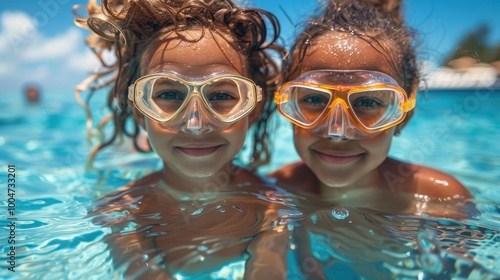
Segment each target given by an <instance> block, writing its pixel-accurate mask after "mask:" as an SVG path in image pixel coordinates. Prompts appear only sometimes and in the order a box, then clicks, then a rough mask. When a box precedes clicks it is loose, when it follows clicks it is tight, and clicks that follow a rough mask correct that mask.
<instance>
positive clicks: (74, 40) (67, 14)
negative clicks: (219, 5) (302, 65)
mask: <svg viewBox="0 0 500 280" xmlns="http://www.w3.org/2000/svg"><path fill="white" fill-rule="evenodd" d="M241 2H243V4H245V5H249V6H257V7H261V8H263V9H267V10H269V11H272V12H274V13H275V14H276V15H277V16H278V18H279V19H280V22H281V24H282V40H283V41H282V42H283V43H284V44H285V45H290V43H291V42H292V41H293V38H294V37H295V35H296V34H297V33H298V32H300V24H301V23H302V22H301V21H302V20H303V19H305V18H307V16H308V15H309V14H310V13H311V12H312V11H314V10H315V8H316V6H317V1H316V0H271V1H270V0H245V1H240V3H241ZM85 3H86V2H85V1H81V0H80V1H78V0H37V1H27V0H21V1H2V3H1V4H0V84H1V85H2V86H1V88H0V94H1V95H2V98H5V97H6V96H7V95H8V96H9V98H17V93H19V92H21V91H22V90H23V89H24V87H25V86H26V85H27V84H28V83H35V84H37V85H39V86H40V87H41V88H42V89H43V90H44V92H45V93H46V94H50V95H55V94H64V95H71V92H72V91H73V88H74V87H75V85H76V84H78V83H79V82H81V81H82V80H83V79H84V78H85V77H87V73H88V71H90V70H92V69H94V68H95V67H97V65H98V64H97V61H96V59H95V58H94V57H93V55H92V54H91V52H90V51H89V50H88V49H86V48H85V46H84V39H85V37H86V36H87V35H88V31H86V30H82V29H80V28H77V27H76V26H75V25H74V24H73V15H72V12H71V8H72V7H73V5H76V4H85ZM499 11H500V1H498V0H478V1H469V0H439V1H436V0H407V1H405V2H404V12H405V16H406V19H407V22H408V23H409V24H410V25H411V26H412V27H414V28H416V29H417V31H418V33H419V36H420V46H419V55H420V58H421V60H422V61H425V63H423V66H424V69H425V71H426V72H431V71H435V70H443V69H440V68H441V67H443V66H446V67H449V68H451V69H461V70H462V71H466V70H470V69H471V68H474V69H476V70H477V69H481V71H482V72H480V73H481V75H483V76H484V75H489V76H488V78H487V79H488V81H483V82H485V83H487V82H491V79H492V78H491V77H494V78H496V77H497V74H498V73H500V65H499V64H500V62H499V61H500V16H499ZM444 70H445V72H442V71H441V72H438V74H441V75H437V76H433V77H430V78H429V86H431V87H439V86H441V87H444V86H446V85H444V86H443V85H442V84H443V83H445V84H446V79H447V77H446V75H447V74H449V72H446V70H449V69H447V68H445V69H444ZM448 76H449V75H448ZM448 78H449V77H448ZM436 80H437V82H436ZM440 84H441V85H440ZM448 86H456V84H454V83H450V85H448Z"/></svg>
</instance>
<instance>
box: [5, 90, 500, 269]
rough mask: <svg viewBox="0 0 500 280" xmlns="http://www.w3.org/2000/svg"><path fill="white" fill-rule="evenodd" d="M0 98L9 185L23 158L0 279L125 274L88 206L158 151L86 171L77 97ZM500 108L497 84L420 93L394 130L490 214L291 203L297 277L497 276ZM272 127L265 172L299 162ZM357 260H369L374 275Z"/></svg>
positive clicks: (118, 151) (121, 156)
mask: <svg viewBox="0 0 500 280" xmlns="http://www.w3.org/2000/svg"><path fill="white" fill-rule="evenodd" d="M1 100H3V101H2V103H1V104H0V106H1V107H2V108H5V109H2V112H0V127H1V129H0V151H1V154H2V157H1V159H0V166H1V168H2V169H0V176H2V179H1V180H0V182H1V184H2V190H5V189H6V188H5V187H4V186H6V184H7V183H6V179H4V178H7V172H8V171H7V166H8V165H15V170H16V171H15V174H16V193H15V212H14V215H13V216H12V217H14V218H16V219H17V220H16V230H15V242H16V244H15V245H16V250H15V253H16V259H15V270H16V272H10V271H9V270H7V268H8V267H9V266H10V264H9V263H8V262H7V261H8V255H7V254H8V253H9V252H10V250H9V246H8V243H7V242H8V241H7V237H8V236H9V234H11V232H10V230H9V228H8V227H7V226H6V224H7V221H8V220H7V213H8V212H7V205H8V196H7V193H6V191H3V192H2V193H3V194H2V196H1V197H0V199H1V203H2V206H3V207H2V208H1V209H3V210H2V212H3V213H2V214H1V216H0V217H2V221H3V223H2V227H1V228H0V234H1V236H2V239H1V240H2V241H1V242H2V243H1V255H0V261H1V263H0V267H1V270H0V278H2V279H121V278H122V273H123V270H122V269H119V268H115V267H114V266H113V260H112V258H111V253H110V252H109V249H108V248H107V245H106V243H105V242H104V240H105V238H106V236H109V235H110V234H111V233H112V232H113V230H114V228H113V226H111V225H110V223H108V224H106V223H104V224H96V223H93V222H92V221H91V220H90V219H89V218H87V217H86V216H87V214H88V209H89V208H90V207H91V205H92V202H93V201H95V200H96V199H98V198H99V197H102V196H103V195H105V194H108V193H111V192H114V191H115V190H116V189H117V188H118V187H119V186H122V185H124V184H126V183H127V182H129V181H130V180H132V179H134V178H137V177H140V176H142V175H143V174H145V173H147V172H150V171H152V170H155V169H157V168H159V166H160V165H159V162H158V160H157V158H156V157H155V156H154V155H139V154H135V153H131V152H130V150H129V149H128V148H127V146H126V145H124V146H122V147H117V148H114V149H110V150H108V151H105V152H104V153H103V154H102V155H101V156H100V157H99V159H98V162H97V166H98V167H99V170H98V172H92V173H84V169H83V165H84V163H85V160H86V157H87V155H88V152H89V147H88V144H87V143H86V141H85V140H84V139H85V117H84V113H83V110H82V109H80V108H79V107H78V105H77V104H76V102H75V101H74V100H73V97H72V95H71V94H68V95H60V94H59V95H53V96H45V99H44V100H43V102H42V103H41V104H39V106H26V105H25V104H23V103H22V102H21V101H20V100H18V101H16V100H12V99H10V101H9V102H10V103H9V102H7V101H6V100H9V99H7V98H3V94H2V99H1ZM96 102H98V101H96ZM498 107H500V91H490V90H480V91H475V90H474V91H430V92H428V93H426V94H425V95H423V94H421V96H420V100H419V105H418V107H417V109H416V114H415V116H414V118H413V119H412V120H411V122H410V123H409V124H408V126H407V127H406V128H405V129H404V130H403V132H402V134H401V136H399V137H396V138H395V140H394V142H393V147H392V149H391V152H390V153H391V155H392V156H394V157H397V158H399V159H402V160H408V161H413V162H417V163H421V164H424V165H429V166H432V167H435V168H438V169H440V170H443V171H446V172H448V173H451V174H453V175H454V176H455V177H457V178H458V179H459V180H460V181H462V182H463V183H464V184H465V185H466V186H467V187H468V188H469V189H470V190H471V192H472V193H473V194H474V196H475V197H476V203H477V207H478V209H479V210H480V212H481V213H480V215H479V216H478V217H477V218H474V219H470V220H467V221H452V220H439V219H431V218H426V217H408V216H406V217H405V216H397V215H388V214H383V213H376V212H369V211H368V212H364V211H363V210H360V209H350V208H339V209H324V208H321V207H319V208H317V206H312V205H307V203H305V204H304V205H303V206H304V207H305V208H302V209H310V210H311V211H310V212H309V214H306V213H304V211H298V210H293V209H292V210H288V211H285V212H283V213H281V214H280V217H281V218H282V219H283V220H284V221H285V220H287V219H289V218H293V216H295V215H296V216H299V215H301V216H302V220H296V221H294V220H293V219H291V220H289V223H288V225H287V226H286V227H285V228H286V230H285V231H286V232H288V233H289V235H290V236H291V237H293V238H291V239H290V243H289V244H288V246H289V249H290V250H289V251H290V252H289V254H288V255H289V268H288V270H289V277H288V279H305V278H313V279H314V277H315V275H316V274H315V273H316V272H317V271H318V270H321V271H324V273H326V275H327V276H328V279H339V278H344V279H345V278H347V279H358V278H359V276H358V275H363V273H364V275H370V276H368V277H367V278H368V279H370V278H372V277H373V278H377V277H378V276H377V274H376V273H375V272H376V271H383V270H384V271H390V273H392V275H393V276H394V277H398V278H400V279H434V278H435V276H436V275H441V276H442V277H443V279H448V278H453V277H451V276H450V275H462V276H463V277H461V278H460V277H455V278H459V279H467V278H469V279H478V278H479V277H480V275H482V276H483V277H484V279H495V278H499V277H500V275H499V274H498V271H500V242H499V241H500V234H499V231H500V185H499V182H500V145H498V139H499V138H500V124H499V123H498V120H500V110H498ZM95 113H96V115H97V117H99V116H103V115H104V114H105V111H104V110H103V109H102V108H101V109H97V110H96V112H95ZM275 124H276V126H277V128H276V130H275V132H276V133H275V137H274V141H275V145H274V148H275V151H274V160H273V162H272V164H271V166H270V167H267V168H266V169H264V170H263V172H266V171H269V170H273V169H274V168H276V167H278V166H280V165H281V164H283V163H288V162H291V161H294V160H296V159H297V155H296V154H295V153H294V152H293V151H292V150H293V148H292V140H291V131H290V126H289V124H287V123H285V122H283V121H282V120H281V119H279V118H276V120H275ZM259 199H261V198H260V197H257V198H256V200H259ZM286 199H290V200H291V199H293V198H286ZM286 199H285V200H286ZM205 203H206V204H203V205H204V207H205V208H206V209H208V208H209V207H212V206H214V205H215V206H214V207H217V205H219V204H218V203H219V202H218V201H207V202H205ZM312 210H314V211H312ZM294 211H295V212H294ZM339 213H340V216H339ZM202 215H205V213H203V214H202ZM125 216H126V215H125ZM200 217H203V216H200ZM306 222H310V223H311V225H320V224H322V223H335V227H332V229H331V230H329V231H320V230H315V229H314V226H313V227H311V228H312V229H311V230H308V231H307V232H303V229H304V228H305V227H304V224H305V223H306ZM423 229H426V230H427V231H423ZM128 230H130V229H128ZM360 232H362V233H360ZM266 233H267V232H266ZM304 234H306V235H307V236H308V237H309V239H310V240H311V245H310V247H309V250H310V253H311V254H312V255H313V256H314V257H315V261H311V260H313V259H311V258H302V259H301V258H297V257H296V256H297V255H298V253H297V252H298V250H295V248H297V247H300V246H305V245H300V241H301V236H304ZM297 236H298V237H297ZM381 248H383V250H381ZM294 256H295V257H294ZM297 259H298V261H297ZM244 260H245V259H243V260H238V261H239V262H238V261H235V262H234V263H230V264H228V265H227V266H225V267H224V269H223V270H220V271H218V272H217V273H212V274H209V275H211V276H210V277H211V278H209V277H208V276H207V275H208V274H207V275H205V276H200V277H195V278H189V279H224V278H226V279H234V278H235V277H237V275H240V274H241V273H242V272H241V270H242V266H241V261H244ZM238 263H239V265H238ZM353 264H354V265H353ZM297 267H302V269H298V268H297ZM319 267H321V268H322V269H319ZM359 267H365V268H366V269H368V273H367V272H364V271H360V270H359ZM457 267H458V268H457ZM443 273H444V274H443ZM228 275H229V276H228ZM464 275H465V276H464ZM386 276H388V275H386V274H383V277H382V278H385V277H386Z"/></svg>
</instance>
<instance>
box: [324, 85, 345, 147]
mask: <svg viewBox="0 0 500 280" xmlns="http://www.w3.org/2000/svg"><path fill="white" fill-rule="evenodd" d="M332 98H333V102H332V104H331V105H330V106H329V107H330V108H329V109H328V111H329V112H328V114H327V118H326V121H327V134H328V136H332V137H334V138H340V137H343V136H344V134H345V122H346V121H347V122H349V119H348V118H349V116H348V114H349V113H348V110H347V108H348V105H347V104H346V102H345V101H344V100H343V99H342V98H338V97H336V96H335V95H333V96H332Z"/></svg>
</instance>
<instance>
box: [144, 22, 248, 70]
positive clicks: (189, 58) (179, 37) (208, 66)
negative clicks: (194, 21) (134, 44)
mask: <svg viewBox="0 0 500 280" xmlns="http://www.w3.org/2000/svg"><path fill="white" fill-rule="evenodd" d="M231 42H232V38H229V35H227V34H225V33H222V34H219V33H217V32H213V31H210V30H209V29H208V28H207V29H202V28H201V27H200V28H197V29H191V30H185V31H181V32H180V33H178V34H177V33H175V32H169V33H166V34H165V35H163V36H161V37H159V38H157V39H155V40H154V41H152V42H151V43H150V44H149V45H148V46H147V47H146V49H145V51H144V53H143V54H142V56H141V63H140V65H141V75H145V74H151V73H157V72H162V71H166V70H174V71H176V72H179V73H181V74H184V75H186V76H190V75H193V76H198V75H208V74H211V73H213V72H219V71H223V72H229V73H234V74H240V75H244V74H245V73H246V71H245V70H246V67H245V65H244V58H243V56H242V55H241V54H240V53H239V52H238V51H237V50H236V49H235V48H234V46H233V44H231Z"/></svg>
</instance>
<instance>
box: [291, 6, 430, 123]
mask: <svg viewBox="0 0 500 280" xmlns="http://www.w3.org/2000/svg"><path fill="white" fill-rule="evenodd" d="M401 6H402V5H401V0H326V1H324V2H323V9H320V10H319V11H320V14H319V15H317V16H313V17H311V18H310V19H309V20H308V21H307V23H306V25H305V29H304V31H303V32H302V33H300V35H299V36H298V37H297V39H296V41H295V43H294V45H293V47H292V49H291V52H290V54H291V55H290V56H289V57H288V61H287V64H288V67H285V72H284V76H285V78H284V79H285V81H286V80H289V79H290V76H292V75H294V74H296V71H298V69H300V65H301V62H302V61H303V60H304V58H305V55H306V53H307V49H308V47H309V46H311V42H313V40H314V39H315V38H316V37H319V36H322V35H323V34H325V33H327V32H331V31H334V32H348V33H351V34H352V35H354V36H358V37H360V38H364V39H365V40H367V41H368V40H370V41H371V42H374V43H375V44H378V46H379V47H380V48H382V49H385V55H387V56H389V57H388V60H389V61H391V62H392V64H393V65H392V66H393V68H394V69H395V70H396V71H397V73H398V74H399V75H400V76H401V77H402V78H403V80H404V83H405V84H404V85H403V88H404V89H405V90H406V92H407V93H408V95H411V94H416V92H417V89H418V85H419V82H420V74H419V71H418V65H417V57H416V45H417V37H416V32H415V30H413V29H412V28H410V27H409V26H407V25H406V24H405V22H404V19H403V15H402V11H401ZM384 42H389V43H390V44H388V45H389V48H390V49H388V47H386V44H384ZM292 62H294V65H295V67H293V68H291V64H292ZM412 114H413V111H411V112H409V114H408V115H407V118H406V120H409V119H410V118H411V116H412Z"/></svg>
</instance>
